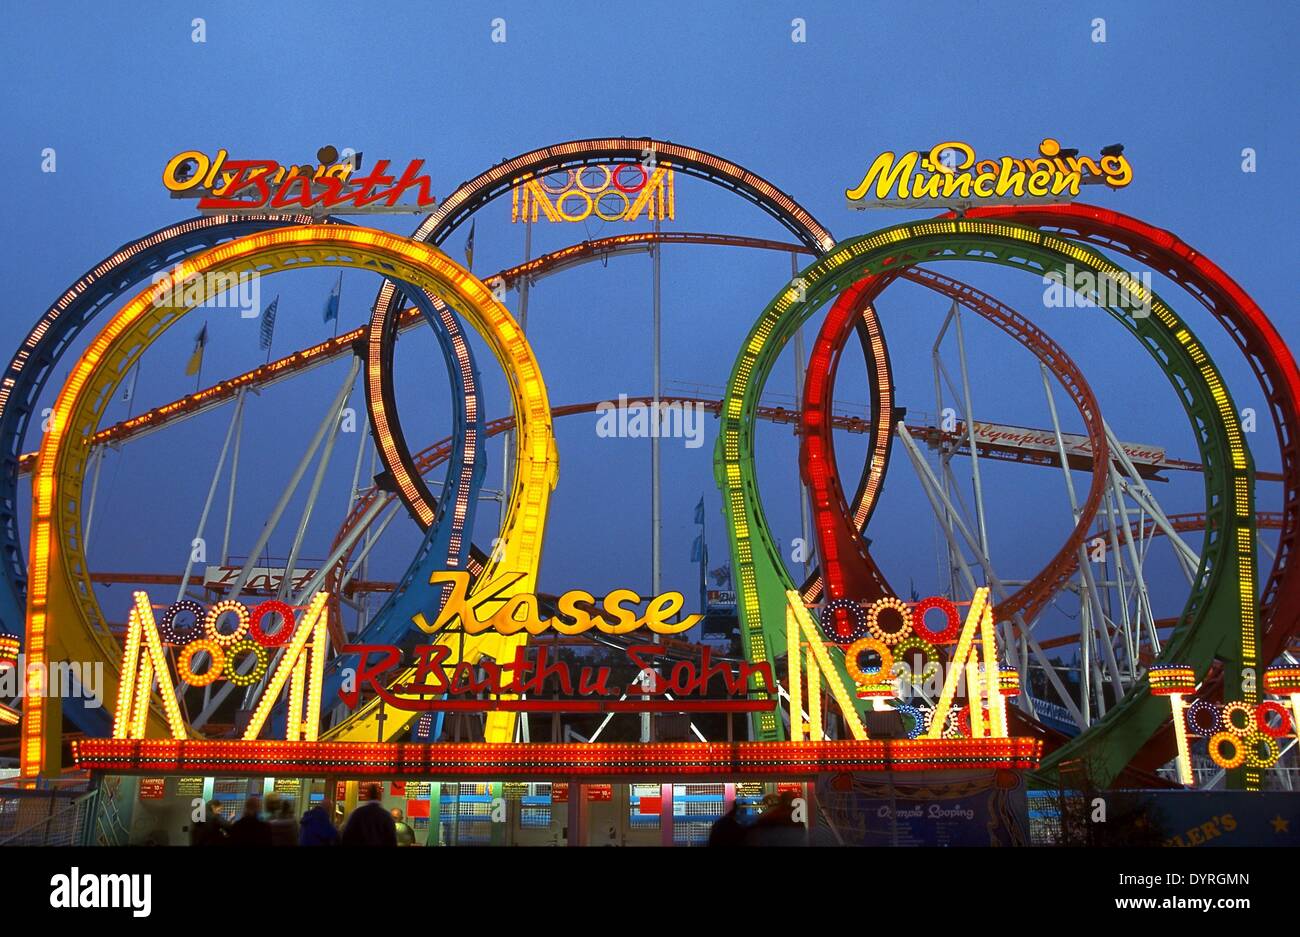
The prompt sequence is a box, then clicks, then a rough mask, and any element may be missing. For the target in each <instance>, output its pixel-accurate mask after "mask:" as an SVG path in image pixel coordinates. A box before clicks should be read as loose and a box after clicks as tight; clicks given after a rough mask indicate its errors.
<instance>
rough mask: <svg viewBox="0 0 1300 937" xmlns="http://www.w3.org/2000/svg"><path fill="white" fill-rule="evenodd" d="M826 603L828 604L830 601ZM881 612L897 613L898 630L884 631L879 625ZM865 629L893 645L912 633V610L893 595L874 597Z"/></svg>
mask: <svg viewBox="0 0 1300 937" xmlns="http://www.w3.org/2000/svg"><path fill="white" fill-rule="evenodd" d="M826 604H827V605H830V604H831V603H829V602H828V603H826ZM882 612H895V613H896V614H897V615H898V619H899V621H900V622H901V624H900V626H899V628H898V630H896V631H886V630H885V629H884V628H882V627H880V615H881V613H882ZM867 630H868V631H870V632H871V636H872V637H873V638H875V639H876V640H877V641H879V642H881V643H882V644H887V645H889V646H890V647H893V646H894V645H895V644H897V643H898V642H899V641H902V640H903V639H904V638H906V637H907V636H908V635H909V634H911V633H912V610H911V609H909V608H908V607H907V606H906V605H904V604H903V603H902V602H901V601H900V600H898V599H896V598H894V597H893V596H884V597H883V598H879V599H876V601H874V602H872V603H871V608H869V609H867Z"/></svg>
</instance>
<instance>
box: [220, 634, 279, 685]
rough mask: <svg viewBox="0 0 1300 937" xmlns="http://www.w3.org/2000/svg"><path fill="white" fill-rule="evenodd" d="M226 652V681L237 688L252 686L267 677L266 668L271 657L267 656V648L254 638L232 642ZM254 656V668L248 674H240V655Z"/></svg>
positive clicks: (227, 646) (226, 647)
mask: <svg viewBox="0 0 1300 937" xmlns="http://www.w3.org/2000/svg"><path fill="white" fill-rule="evenodd" d="M225 652H226V668H225V670H226V681H227V682H228V683H233V684H234V685H235V686H252V685H253V684H255V683H257V681H259V680H261V679H262V678H263V677H264V676H266V668H267V665H268V664H269V663H270V655H269V654H267V652H266V648H265V647H264V646H263V645H261V644H259V643H258V642H257V641H254V640H253V639H252V638H240V639H239V640H237V641H232V642H231V643H230V644H228V645H226V646H225ZM241 654H252V655H253V661H254V663H253V667H252V669H251V670H249V671H248V672H247V673H240V672H239V669H238V668H239V655H241Z"/></svg>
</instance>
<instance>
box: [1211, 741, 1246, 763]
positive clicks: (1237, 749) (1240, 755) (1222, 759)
mask: <svg viewBox="0 0 1300 937" xmlns="http://www.w3.org/2000/svg"><path fill="white" fill-rule="evenodd" d="M1224 745H1231V746H1232V754H1231V755H1225V754H1223V746H1224ZM1209 752H1210V760H1211V761H1213V762H1214V763H1215V764H1216V765H1218V766H1219V767H1220V768H1223V769H1224V770H1226V771H1231V770H1232V769H1233V768H1240V767H1241V766H1242V763H1243V762H1245V760H1246V744H1245V740H1244V739H1242V738H1241V737H1240V736H1237V735H1234V734H1233V733H1231V732H1218V733H1216V734H1215V735H1213V736H1211V737H1210V741H1209Z"/></svg>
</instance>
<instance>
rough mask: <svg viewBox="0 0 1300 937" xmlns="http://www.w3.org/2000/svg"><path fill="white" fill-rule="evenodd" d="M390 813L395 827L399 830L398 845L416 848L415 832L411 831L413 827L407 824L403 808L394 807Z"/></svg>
mask: <svg viewBox="0 0 1300 937" xmlns="http://www.w3.org/2000/svg"><path fill="white" fill-rule="evenodd" d="M388 812H389V814H390V815H391V816H392V818H393V825H394V827H396V830H397V845H399V846H414V845H415V830H413V829H411V825H410V824H409V823H407V822H406V818H405V815H404V814H403V813H402V811H401V808H399V807H394V808H393V809H392V810H390V811H388Z"/></svg>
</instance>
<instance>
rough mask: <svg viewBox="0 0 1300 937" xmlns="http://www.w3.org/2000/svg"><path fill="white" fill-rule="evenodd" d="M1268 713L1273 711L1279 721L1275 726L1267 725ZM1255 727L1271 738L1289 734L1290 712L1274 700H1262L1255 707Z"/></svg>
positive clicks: (1283, 736)
mask: <svg viewBox="0 0 1300 937" xmlns="http://www.w3.org/2000/svg"><path fill="white" fill-rule="evenodd" d="M1269 713H1275V714H1276V715H1277V717H1278V718H1279V719H1280V720H1281V722H1279V723H1278V724H1277V725H1276V726H1272V725H1269V723H1268V715H1269ZM1255 728H1257V729H1258V730H1259V731H1260V732H1263V733H1264V734H1265V735H1267V736H1269V737H1271V738H1275V739H1280V738H1285V737H1286V736H1288V735H1290V734H1291V714H1290V713H1289V712H1287V708H1286V707H1285V706H1283V705H1282V704H1281V703H1279V702H1277V701H1276V700H1271V699H1269V700H1264V701H1263V702H1262V703H1260V704H1258V705H1257V706H1256V707H1255Z"/></svg>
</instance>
